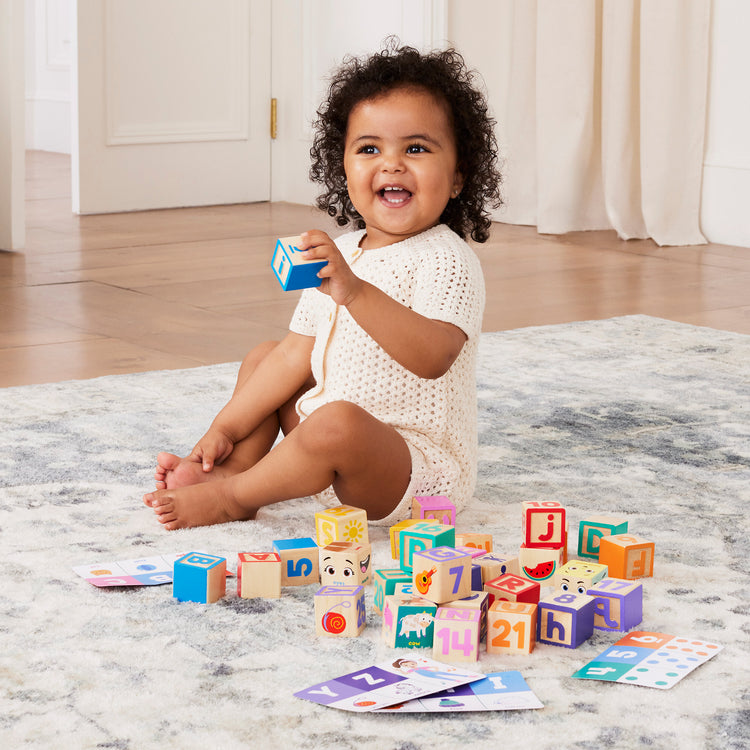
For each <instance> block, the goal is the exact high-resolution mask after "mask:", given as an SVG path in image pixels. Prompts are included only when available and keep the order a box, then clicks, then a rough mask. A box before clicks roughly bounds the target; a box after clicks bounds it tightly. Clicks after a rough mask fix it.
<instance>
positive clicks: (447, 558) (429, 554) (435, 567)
mask: <svg viewBox="0 0 750 750" xmlns="http://www.w3.org/2000/svg"><path fill="white" fill-rule="evenodd" d="M412 563H413V566H414V573H413V576H414V577H413V581H414V587H415V588H416V590H417V593H418V594H419V595H420V596H423V597H425V599H429V600H430V601H432V602H435V603H436V604H444V603H445V602H450V601H453V600H454V599H461V598H463V597H464V596H469V594H471V555H467V554H466V553H465V552H459V551H458V550H456V549H454V548H453V547H433V548H432V549H426V550H422V551H421V552H415V553H414V556H413V558H412Z"/></svg>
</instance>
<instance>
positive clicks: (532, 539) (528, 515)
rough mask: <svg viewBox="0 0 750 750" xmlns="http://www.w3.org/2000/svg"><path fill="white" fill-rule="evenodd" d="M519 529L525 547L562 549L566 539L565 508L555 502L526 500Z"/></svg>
mask: <svg viewBox="0 0 750 750" xmlns="http://www.w3.org/2000/svg"><path fill="white" fill-rule="evenodd" d="M522 513H523V516H522V522H521V527H522V530H523V535H524V541H523V543H524V545H525V546H526V547H532V548H533V547H562V546H563V544H564V543H565V539H566V534H565V530H566V524H567V521H566V518H565V507H564V506H563V504H562V503H559V502H557V501H556V500H541V501H530V500H527V501H526V502H524V503H523V504H522Z"/></svg>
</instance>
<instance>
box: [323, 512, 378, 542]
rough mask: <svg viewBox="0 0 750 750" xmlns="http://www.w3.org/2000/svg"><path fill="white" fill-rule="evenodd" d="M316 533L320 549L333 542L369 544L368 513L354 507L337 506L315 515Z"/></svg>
mask: <svg viewBox="0 0 750 750" xmlns="http://www.w3.org/2000/svg"><path fill="white" fill-rule="evenodd" d="M315 533H316V536H317V539H318V545H319V546H320V547H327V546H328V545H329V544H332V543H333V542H358V543H360V544H363V543H364V544H368V543H369V542H370V537H369V534H368V531H367V511H364V510H362V508H355V507H354V506H352V505H337V506H335V507H333V508H327V509H326V510H319V511H318V512H317V513H316V514H315Z"/></svg>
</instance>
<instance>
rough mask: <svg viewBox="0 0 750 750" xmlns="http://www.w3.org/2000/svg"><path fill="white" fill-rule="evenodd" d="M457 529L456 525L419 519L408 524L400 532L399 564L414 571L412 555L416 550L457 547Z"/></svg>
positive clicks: (409, 571)
mask: <svg viewBox="0 0 750 750" xmlns="http://www.w3.org/2000/svg"><path fill="white" fill-rule="evenodd" d="M455 544H456V529H455V527H454V526H447V525H446V524H442V523H436V522H435V521H419V522H418V523H415V524H413V525H412V526H408V527H407V528H405V529H403V530H402V531H401V533H400V534H399V565H400V566H401V569H402V570H405V571H406V572H408V573H411V571H412V567H413V566H412V557H413V556H414V553H415V552H422V551H423V550H426V549H432V548H433V547H455Z"/></svg>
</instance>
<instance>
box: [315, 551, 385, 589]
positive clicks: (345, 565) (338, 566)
mask: <svg viewBox="0 0 750 750" xmlns="http://www.w3.org/2000/svg"><path fill="white" fill-rule="evenodd" d="M371 560H372V556H371V554H370V545H369V544H356V543H355V542H333V544H329V545H328V546H327V547H321V548H320V554H319V562H320V582H321V583H322V584H324V585H328V586H330V585H333V584H336V583H340V584H355V583H356V584H359V585H360V586H366V585H367V584H368V583H370V581H371V580H372V576H371V574H370V561H371Z"/></svg>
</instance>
